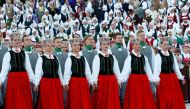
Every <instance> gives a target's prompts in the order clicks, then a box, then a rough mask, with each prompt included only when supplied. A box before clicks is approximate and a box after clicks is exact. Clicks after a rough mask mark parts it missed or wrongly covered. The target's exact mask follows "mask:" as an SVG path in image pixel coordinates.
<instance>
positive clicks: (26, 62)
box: [25, 53, 34, 82]
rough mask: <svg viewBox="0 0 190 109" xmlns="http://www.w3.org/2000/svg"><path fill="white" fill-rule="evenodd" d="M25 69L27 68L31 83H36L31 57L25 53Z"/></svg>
mask: <svg viewBox="0 0 190 109" xmlns="http://www.w3.org/2000/svg"><path fill="white" fill-rule="evenodd" d="M25 56H26V57H25V68H26V71H27V73H28V77H29V79H30V81H31V82H33V81H34V73H33V70H32V67H31V64H30V60H29V56H28V54H27V53H25Z"/></svg>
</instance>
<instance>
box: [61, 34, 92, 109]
mask: <svg viewBox="0 0 190 109" xmlns="http://www.w3.org/2000/svg"><path fill="white" fill-rule="evenodd" d="M70 43H71V47H72V53H71V55H70V56H69V57H68V58H67V59H66V63H65V72H64V89H65V90H66V91H68V99H67V101H68V103H67V108H68V109H91V108H92V105H91V101H90V90H89V84H91V85H92V83H93V82H92V76H91V72H90V68H89V65H88V62H87V60H86V58H85V57H84V56H82V54H81V53H80V44H81V40H80V39H79V38H73V39H71V40H70Z"/></svg>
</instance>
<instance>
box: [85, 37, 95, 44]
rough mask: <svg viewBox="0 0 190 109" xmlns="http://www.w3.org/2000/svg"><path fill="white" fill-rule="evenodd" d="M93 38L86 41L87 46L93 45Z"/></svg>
mask: <svg viewBox="0 0 190 109" xmlns="http://www.w3.org/2000/svg"><path fill="white" fill-rule="evenodd" d="M93 40H94V39H93V38H92V37H88V38H87V39H86V40H85V45H93Z"/></svg>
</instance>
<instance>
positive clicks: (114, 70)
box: [113, 55, 122, 84]
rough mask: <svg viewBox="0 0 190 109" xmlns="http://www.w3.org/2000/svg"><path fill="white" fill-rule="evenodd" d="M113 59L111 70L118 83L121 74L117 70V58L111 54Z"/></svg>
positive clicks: (120, 79)
mask: <svg viewBox="0 0 190 109" xmlns="http://www.w3.org/2000/svg"><path fill="white" fill-rule="evenodd" d="M113 59H114V63H113V72H114V73H115V75H116V77H117V81H118V83H119V84H120V83H121V81H122V75H121V72H120V70H119V65H118V62H117V59H116V58H115V56H114V55H113Z"/></svg>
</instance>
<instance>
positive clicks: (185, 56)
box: [181, 45, 190, 103]
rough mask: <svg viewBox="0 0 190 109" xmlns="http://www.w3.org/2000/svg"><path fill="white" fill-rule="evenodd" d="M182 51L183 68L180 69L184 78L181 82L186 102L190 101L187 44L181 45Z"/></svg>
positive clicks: (189, 59)
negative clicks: (182, 82)
mask: <svg viewBox="0 0 190 109" xmlns="http://www.w3.org/2000/svg"><path fill="white" fill-rule="evenodd" d="M182 47H183V52H182V60H183V61H182V62H183V64H184V68H183V69H182V71H181V72H182V75H183V76H184V79H185V84H181V88H182V92H183V96H184V100H185V102H186V103H188V102H190V77H189V66H190V54H189V46H188V45H183V46H182Z"/></svg>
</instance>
